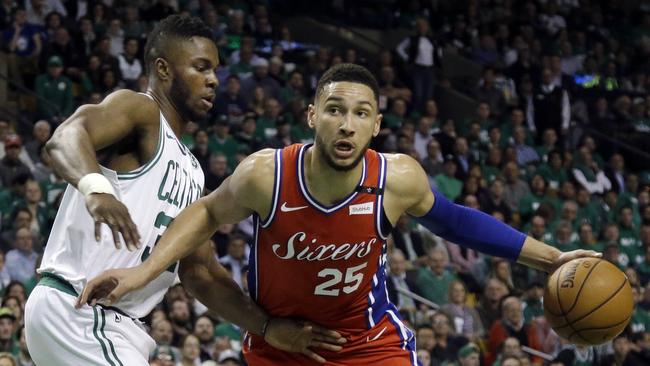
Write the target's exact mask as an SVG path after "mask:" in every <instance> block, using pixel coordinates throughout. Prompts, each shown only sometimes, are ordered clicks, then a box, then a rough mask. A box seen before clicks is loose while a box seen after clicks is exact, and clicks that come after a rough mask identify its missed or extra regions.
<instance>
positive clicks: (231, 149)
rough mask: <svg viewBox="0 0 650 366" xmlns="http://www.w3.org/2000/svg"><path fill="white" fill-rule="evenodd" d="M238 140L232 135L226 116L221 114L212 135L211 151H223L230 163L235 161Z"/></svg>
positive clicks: (209, 146) (209, 143)
mask: <svg viewBox="0 0 650 366" xmlns="http://www.w3.org/2000/svg"><path fill="white" fill-rule="evenodd" d="M238 146H239V145H238V144H237V141H235V139H234V138H233V137H232V136H231V135H230V124H229V123H228V119H227V117H226V116H220V117H219V119H218V120H217V123H216V126H215V132H214V133H213V134H212V135H211V136H210V141H209V142H208V150H210V153H212V154H217V153H222V154H224V155H226V157H227V158H228V163H229V164H230V165H232V164H234V163H235V154H237V147H238Z"/></svg>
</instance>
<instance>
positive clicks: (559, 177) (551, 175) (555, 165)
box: [537, 150, 569, 191]
mask: <svg viewBox="0 0 650 366" xmlns="http://www.w3.org/2000/svg"><path fill="white" fill-rule="evenodd" d="M538 153H539V151H538ZM540 156H541V155H540ZM562 165H563V161H562V154H561V153H560V152H559V151H557V150H553V151H550V152H549V153H548V160H547V161H546V163H542V164H540V166H539V168H537V173H539V174H540V175H541V176H542V177H544V179H545V180H546V181H547V182H548V186H549V188H551V189H553V190H556V191H557V190H559V189H560V187H561V186H562V183H564V182H566V181H567V180H569V177H568V175H567V172H566V169H564V167H563V166H562Z"/></svg>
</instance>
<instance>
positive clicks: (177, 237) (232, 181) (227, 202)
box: [79, 150, 275, 305]
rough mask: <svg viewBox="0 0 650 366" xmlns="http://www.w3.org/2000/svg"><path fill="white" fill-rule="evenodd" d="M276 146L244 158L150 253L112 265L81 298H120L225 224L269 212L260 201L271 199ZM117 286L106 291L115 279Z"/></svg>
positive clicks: (185, 211)
mask: <svg viewBox="0 0 650 366" xmlns="http://www.w3.org/2000/svg"><path fill="white" fill-rule="evenodd" d="M273 159H274V154H273V150H262V151H259V152H257V153H254V154H252V155H250V156H249V157H247V158H246V159H244V161H242V162H241V163H240V164H239V166H237V169H235V172H234V173H233V174H232V175H231V176H230V177H228V178H227V179H226V180H225V181H224V182H223V183H222V184H221V185H220V186H219V188H217V189H215V190H214V191H212V192H211V193H210V194H209V195H207V196H204V197H201V198H200V199H198V200H197V201H196V202H194V203H192V204H191V205H189V206H188V207H186V208H185V209H183V210H182V211H181V213H180V214H179V215H178V216H176V218H175V219H174V221H173V222H172V223H171V225H170V226H169V227H168V228H167V229H166V230H165V232H164V233H163V235H162V237H161V238H160V240H159V241H158V243H157V244H156V246H155V247H154V249H153V251H152V252H151V255H150V256H149V257H148V258H147V259H146V260H145V261H144V262H142V263H141V264H140V265H138V266H135V267H132V268H124V269H116V270H109V271H106V272H104V273H102V274H101V275H99V276H97V277H96V278H94V279H93V280H92V281H90V282H89V283H88V284H87V285H86V287H85V288H84V291H83V293H82V295H81V296H80V298H79V300H80V301H79V305H81V304H83V303H86V302H87V301H88V300H91V301H96V300H97V299H106V301H107V302H108V303H111V302H115V301H117V300H118V299H120V298H121V297H122V296H123V295H124V294H125V293H128V292H131V291H134V290H137V289H139V288H142V287H144V286H145V285H146V284H147V283H149V282H150V281H152V280H153V279H154V278H156V277H158V276H159V275H160V274H161V273H162V272H163V271H165V269H166V268H167V267H169V266H170V265H171V264H172V263H175V262H177V261H178V260H180V259H183V258H185V257H186V256H187V255H189V254H190V253H192V252H193V251H195V250H196V249H198V248H199V247H200V246H201V245H202V244H203V243H205V242H206V241H207V240H208V239H209V238H210V237H211V236H212V234H214V232H215V231H216V230H217V227H218V226H219V225H221V224H234V223H237V222H240V221H242V220H244V219H245V218H247V217H248V216H250V215H251V214H253V212H265V211H262V210H261V209H259V208H257V207H258V205H259V202H270V197H271V194H272V193H271V192H272V190H273V172H274V171H275V166H274V165H275V164H274V160H273ZM112 278H113V279H115V281H114V282H115V286H113V287H114V288H111V289H110V291H105V285H106V284H107V283H110V282H111V281H109V280H110V279H112Z"/></svg>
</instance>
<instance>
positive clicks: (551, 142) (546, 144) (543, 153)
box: [535, 128, 558, 162]
mask: <svg viewBox="0 0 650 366" xmlns="http://www.w3.org/2000/svg"><path fill="white" fill-rule="evenodd" d="M535 150H536V151H537V154H538V155H539V157H540V158H541V159H542V161H544V162H548V160H549V156H548V155H549V153H550V152H551V151H557V150H558V146H557V132H555V130H554V129H552V128H549V129H546V130H544V131H542V144H541V145H539V146H537V147H536V148H535Z"/></svg>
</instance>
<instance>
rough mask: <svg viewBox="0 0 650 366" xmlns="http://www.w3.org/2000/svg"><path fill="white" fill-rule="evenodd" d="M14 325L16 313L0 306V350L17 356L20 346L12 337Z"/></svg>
mask: <svg viewBox="0 0 650 366" xmlns="http://www.w3.org/2000/svg"><path fill="white" fill-rule="evenodd" d="M15 326H16V315H14V313H13V311H12V310H11V309H9V308H7V307H5V308H0V352H7V353H11V354H12V355H13V356H18V353H19V352H20V347H19V345H18V341H17V340H16V339H15V338H14V336H13V335H14V334H13V333H14V327H15Z"/></svg>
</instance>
